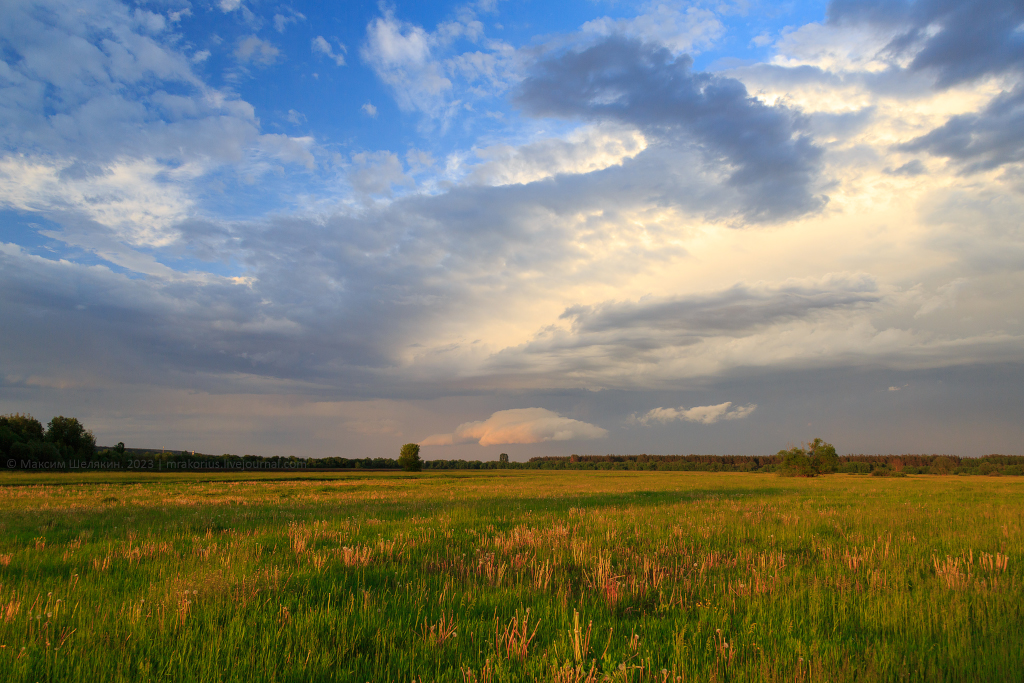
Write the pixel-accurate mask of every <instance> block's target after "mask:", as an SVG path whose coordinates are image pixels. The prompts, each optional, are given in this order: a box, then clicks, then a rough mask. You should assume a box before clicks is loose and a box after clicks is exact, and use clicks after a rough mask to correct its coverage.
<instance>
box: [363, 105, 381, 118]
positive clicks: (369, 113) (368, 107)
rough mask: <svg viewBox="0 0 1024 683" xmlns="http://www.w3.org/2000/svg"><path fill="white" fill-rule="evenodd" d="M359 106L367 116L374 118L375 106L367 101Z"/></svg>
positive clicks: (375, 114) (375, 113)
mask: <svg viewBox="0 0 1024 683" xmlns="http://www.w3.org/2000/svg"><path fill="white" fill-rule="evenodd" d="M359 108H360V109H362V110H363V113H364V114H366V115H367V116H369V117H370V118H371V119H372V118H376V116H377V107H375V106H373V105H372V104H370V103H369V102H367V103H366V104H364V105H363V106H361V107H359Z"/></svg>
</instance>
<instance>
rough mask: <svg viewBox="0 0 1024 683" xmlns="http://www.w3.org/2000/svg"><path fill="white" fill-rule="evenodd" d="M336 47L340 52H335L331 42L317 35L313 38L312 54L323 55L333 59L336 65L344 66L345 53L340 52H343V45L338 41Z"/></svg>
mask: <svg viewBox="0 0 1024 683" xmlns="http://www.w3.org/2000/svg"><path fill="white" fill-rule="evenodd" d="M338 47H339V49H340V50H341V52H338V53H335V52H334V49H333V48H332V47H331V44H330V43H328V42H327V39H325V38H324V37H323V36H317V37H316V38H314V39H313V54H320V55H323V56H325V57H327V58H328V59H330V60H331V61H333V62H334V63H335V64H336V65H337V66H345V55H344V54H342V53H344V52H345V46H344V45H342V44H341V43H339V44H338Z"/></svg>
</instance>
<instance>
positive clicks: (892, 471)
mask: <svg viewBox="0 0 1024 683" xmlns="http://www.w3.org/2000/svg"><path fill="white" fill-rule="evenodd" d="M785 453H786V452H785V451H780V452H779V453H778V454H776V455H753V456H748V455H569V456H547V457H539V458H530V460H529V461H527V462H508V456H507V455H505V454H502V456H501V457H499V459H498V460H424V461H423V469H425V470H496V469H514V470H646V471H655V470H659V471H684V472H776V471H778V470H779V469H780V467H781V465H782V462H783V458H784V457H785ZM0 455H2V458H0V462H2V463H3V466H4V467H5V468H7V469H18V470H45V471H82V470H119V469H120V470H153V471H172V472H173V471H179V472H182V471H210V470H298V469H304V470H334V469H371V470H397V469H401V466H400V465H399V464H398V460H397V459H396V458H337V457H329V458H298V457H295V456H272V457H266V456H259V455H231V454H227V453H225V454H223V455H208V454H204V453H196V452H194V451H164V450H153V449H144V448H126V447H125V445H124V444H123V443H119V444H117V445H116V446H114V447H110V448H97V447H96V439H95V437H94V436H93V434H92V432H90V431H89V430H88V429H86V428H85V426H84V425H82V423H81V422H79V421H78V420H77V419H75V418H73V417H64V416H57V417H54V418H53V419H52V420H50V422H49V423H48V424H47V425H46V426H45V427H44V426H43V424H42V423H41V422H39V420H36V419H35V418H33V417H32V416H31V415H22V414H17V413H16V414H9V415H0ZM835 471H837V472H839V473H845V474H870V475H874V476H904V475H908V474H968V475H1024V456H1020V455H986V456H983V457H980V458H961V457H960V456H957V455H842V456H839V457H838V463H837V466H836V468H835Z"/></svg>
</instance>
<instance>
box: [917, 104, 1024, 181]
mask: <svg viewBox="0 0 1024 683" xmlns="http://www.w3.org/2000/svg"><path fill="white" fill-rule="evenodd" d="M900 149H902V150H904V151H908V152H929V153H931V154H934V155H935V156H942V157H946V158H948V159H951V160H953V161H955V162H958V163H961V164H963V167H964V171H965V172H968V173H970V172H976V171H985V170H989V169H993V168H996V167H998V166H1002V165H1003V164H1008V163H1014V162H1019V161H1022V160H1024V87H1021V86H1017V88H1015V89H1014V90H1013V91H1012V92H1004V93H1002V94H1000V95H999V96H997V97H995V98H994V99H993V100H992V101H991V102H989V104H988V105H987V106H986V107H985V108H984V109H982V110H981V111H980V112H975V113H972V114H961V115H959V116H954V117H952V118H950V119H949V120H948V121H946V123H945V124H943V125H942V126H940V127H938V128H936V129H935V130H933V131H931V132H930V133H927V134H926V135H922V136H921V137H919V138H916V139H914V140H911V141H910V142H908V143H906V144H904V145H901V146H900Z"/></svg>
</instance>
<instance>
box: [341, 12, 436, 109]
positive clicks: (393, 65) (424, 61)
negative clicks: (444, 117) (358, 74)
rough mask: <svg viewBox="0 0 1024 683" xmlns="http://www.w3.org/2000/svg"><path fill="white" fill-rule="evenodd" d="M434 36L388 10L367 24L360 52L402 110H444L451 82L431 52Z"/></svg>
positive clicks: (434, 41) (434, 42)
mask: <svg viewBox="0 0 1024 683" xmlns="http://www.w3.org/2000/svg"><path fill="white" fill-rule="evenodd" d="M436 42H437V39H436V38H435V37H434V36H433V35H431V34H429V33H427V32H426V31H425V30H423V29H422V28H421V27H419V26H414V25H412V24H407V23H404V22H401V21H398V20H397V19H396V18H395V16H394V14H392V13H391V12H388V13H386V14H385V15H384V16H383V17H378V18H377V19H374V20H373V21H372V22H370V24H369V26H367V27H366V45H364V46H363V49H362V51H361V54H362V56H363V59H364V60H365V61H366V62H367V64H369V65H370V67H371V68H372V69H373V70H374V72H375V73H376V74H377V76H378V77H379V78H380V79H381V80H382V81H384V82H385V83H386V84H387V85H388V86H389V87H390V88H391V90H392V92H394V94H395V100H396V101H397V102H398V106H399V107H401V108H402V109H403V110H404V111H414V110H419V111H422V112H424V113H426V114H429V115H431V116H435V117H436V116H440V115H441V114H442V113H444V111H446V109H447V95H448V93H449V92H450V91H451V89H452V82H451V81H450V80H449V79H448V78H447V76H445V74H444V71H443V69H442V66H441V64H440V62H438V61H437V60H436V59H434V57H433V55H432V54H431V50H432V47H433V46H434V45H435V44H436Z"/></svg>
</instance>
